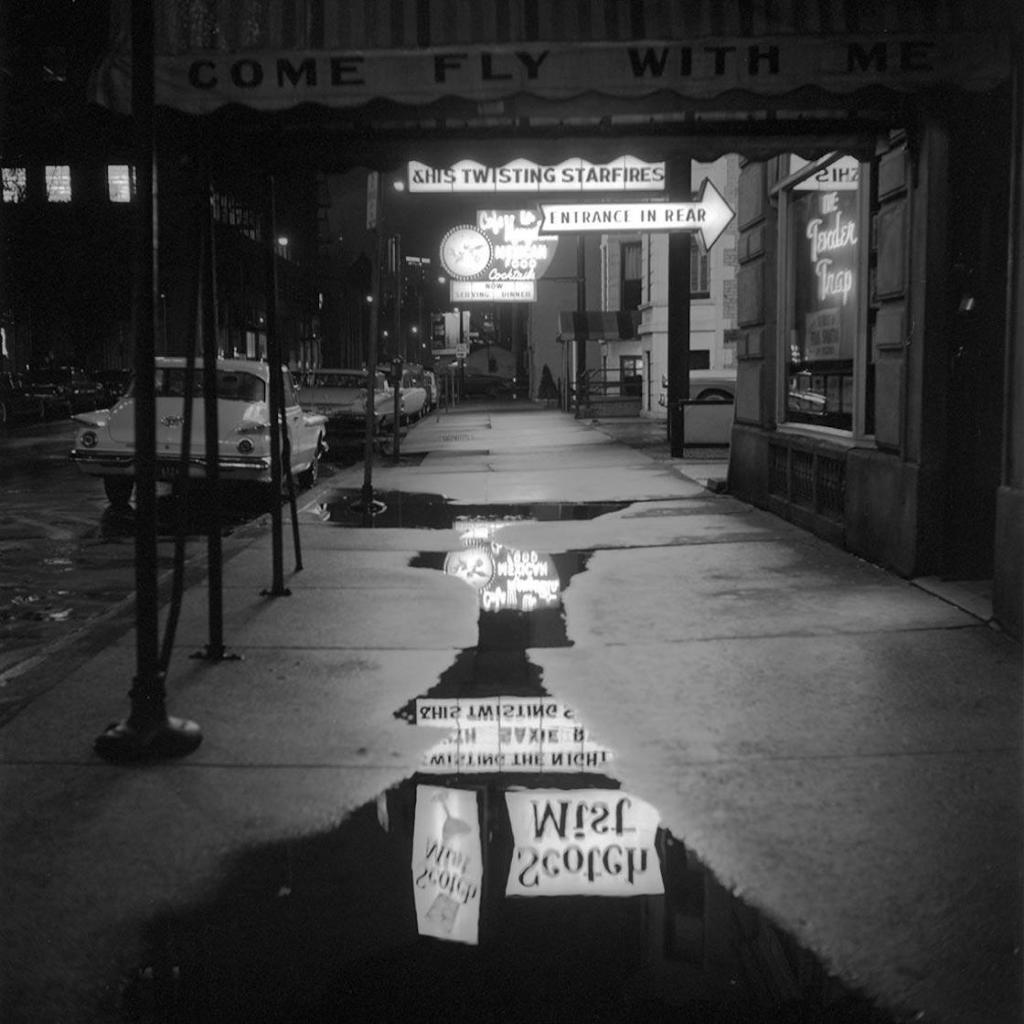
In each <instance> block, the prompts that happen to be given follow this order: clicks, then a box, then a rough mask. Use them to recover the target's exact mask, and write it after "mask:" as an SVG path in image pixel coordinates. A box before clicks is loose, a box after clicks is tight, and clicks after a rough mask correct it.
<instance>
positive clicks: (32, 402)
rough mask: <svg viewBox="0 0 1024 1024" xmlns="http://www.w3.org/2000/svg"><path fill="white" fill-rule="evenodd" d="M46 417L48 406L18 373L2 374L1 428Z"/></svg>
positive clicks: (0, 374) (0, 384)
mask: <svg viewBox="0 0 1024 1024" xmlns="http://www.w3.org/2000/svg"><path fill="white" fill-rule="evenodd" d="M45 416H46V404H45V403H44V402H43V400H42V399H41V398H37V397H36V396H35V395H33V394H32V393H31V392H30V391H29V389H28V388H27V387H25V382H24V381H23V380H22V379H21V377H20V376H18V374H16V373H0V426H3V425H4V424H6V423H13V422H14V421H15V420H36V419H43V418H44V417H45Z"/></svg>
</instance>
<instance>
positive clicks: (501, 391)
mask: <svg viewBox="0 0 1024 1024" xmlns="http://www.w3.org/2000/svg"><path fill="white" fill-rule="evenodd" d="M460 386H461V389H462V395H463V397H464V398H479V397H484V398H514V397H515V393H516V388H515V380H514V379H513V378H512V377H503V376H502V375H501V374H498V373H478V372H476V371H473V370H470V369H468V368H467V369H466V371H465V374H464V375H463V376H462V378H461V380H460V383H459V384H457V385H456V387H460Z"/></svg>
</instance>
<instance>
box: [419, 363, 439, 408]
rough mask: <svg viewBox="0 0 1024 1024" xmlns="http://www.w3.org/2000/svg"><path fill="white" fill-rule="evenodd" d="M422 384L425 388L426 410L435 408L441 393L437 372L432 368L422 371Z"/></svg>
mask: <svg viewBox="0 0 1024 1024" xmlns="http://www.w3.org/2000/svg"><path fill="white" fill-rule="evenodd" d="M423 386H424V387H425V388H426V389H427V412H430V411H431V409H436V408H437V403H438V402H439V401H440V400H441V395H440V392H439V388H438V383H437V374H436V373H434V371H433V370H424V371H423Z"/></svg>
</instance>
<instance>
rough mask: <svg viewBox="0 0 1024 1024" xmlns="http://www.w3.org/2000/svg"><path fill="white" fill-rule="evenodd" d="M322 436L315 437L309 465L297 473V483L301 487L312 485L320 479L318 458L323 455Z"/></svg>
mask: <svg viewBox="0 0 1024 1024" xmlns="http://www.w3.org/2000/svg"><path fill="white" fill-rule="evenodd" d="M322 440H323V439H322V438H319V437H318V438H317V439H316V448H315V449H314V450H313V457H312V458H311V459H310V460H309V465H308V466H307V467H306V468H305V469H304V470H303V471H302V472H301V473H300V474H299V483H300V484H301V485H302V486H303V487H314V486H315V485H316V482H317V480H319V479H320V459H321V457H322V456H323V451H324V450H323V444H322Z"/></svg>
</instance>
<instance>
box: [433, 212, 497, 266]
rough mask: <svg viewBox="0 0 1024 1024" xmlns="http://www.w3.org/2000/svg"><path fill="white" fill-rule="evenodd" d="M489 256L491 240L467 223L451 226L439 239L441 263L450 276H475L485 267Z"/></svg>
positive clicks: (489, 260)
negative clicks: (440, 239)
mask: <svg viewBox="0 0 1024 1024" xmlns="http://www.w3.org/2000/svg"><path fill="white" fill-rule="evenodd" d="M491 256H492V251H491V240H490V239H489V238H488V237H487V235H485V234H484V233H483V232H482V231H481V230H480V229H479V228H475V227H472V226H471V225H469V224H460V225H459V226H458V227H455V228H452V229H451V231H449V232H448V233H447V234H446V235H445V236H444V238H443V239H442V241H441V265H442V266H443V267H444V269H445V270H447V271H448V273H449V274H451V276H452V277H456V278H470V277H476V276H477V275H478V274H480V273H482V272H483V271H484V270H486V269H487V266H488V264H490V262H491Z"/></svg>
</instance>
